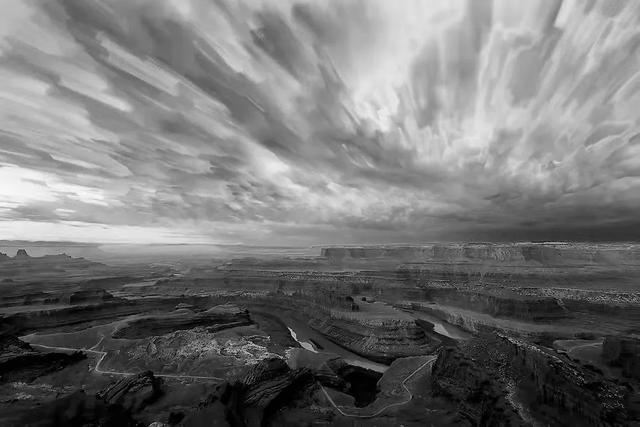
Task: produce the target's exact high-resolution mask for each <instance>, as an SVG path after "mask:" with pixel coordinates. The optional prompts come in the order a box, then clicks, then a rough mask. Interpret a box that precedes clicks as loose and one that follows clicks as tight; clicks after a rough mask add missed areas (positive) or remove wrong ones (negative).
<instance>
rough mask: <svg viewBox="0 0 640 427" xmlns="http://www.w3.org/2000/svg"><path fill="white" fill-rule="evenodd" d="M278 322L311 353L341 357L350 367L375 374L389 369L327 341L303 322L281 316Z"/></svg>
mask: <svg viewBox="0 0 640 427" xmlns="http://www.w3.org/2000/svg"><path fill="white" fill-rule="evenodd" d="M280 320H282V321H283V322H284V323H285V325H287V329H289V333H290V334H291V337H293V339H294V340H296V341H297V342H298V343H299V344H300V346H301V347H302V348H304V349H306V350H309V351H312V352H314V353H320V352H327V353H335V354H337V355H338V356H340V357H342V358H343V359H344V360H345V362H347V363H349V364H351V365H354V366H359V367H361V368H365V369H370V370H372V371H376V372H384V371H386V370H387V369H389V366H387V365H384V364H382V363H376V362H373V361H371V360H369V359H367V358H365V357H362V356H359V355H357V354H355V353H352V352H350V351H349V350H347V349H346V348H344V347H340V346H339V345H337V344H335V343H333V342H331V341H329V340H328V339H327V338H325V337H324V336H323V335H322V334H320V333H318V332H316V331H314V330H313V329H312V328H310V327H309V326H307V325H306V324H305V323H303V322H300V321H298V320H295V319H293V318H290V317H287V316H281V317H280ZM320 347H321V348H320Z"/></svg>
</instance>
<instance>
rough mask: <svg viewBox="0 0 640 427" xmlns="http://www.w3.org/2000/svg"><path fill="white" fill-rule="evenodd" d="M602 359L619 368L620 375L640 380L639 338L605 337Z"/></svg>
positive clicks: (630, 336) (632, 336) (633, 336)
mask: <svg viewBox="0 0 640 427" xmlns="http://www.w3.org/2000/svg"><path fill="white" fill-rule="evenodd" d="M602 357H603V359H604V360H605V362H606V363H607V364H609V365H611V366H619V367H621V368H622V375H624V376H626V377H629V378H635V379H639V380H640V336H638V335H627V336H608V337H605V339H604V343H603V345H602Z"/></svg>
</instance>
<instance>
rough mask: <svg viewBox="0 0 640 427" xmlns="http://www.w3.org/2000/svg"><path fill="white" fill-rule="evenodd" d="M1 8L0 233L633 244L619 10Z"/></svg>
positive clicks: (627, 27) (572, 6)
mask: <svg viewBox="0 0 640 427" xmlns="http://www.w3.org/2000/svg"><path fill="white" fill-rule="evenodd" d="M0 8H1V10H2V11H3V13H2V15H0V56H1V58H0V123H1V126H0V236H2V237H3V238H5V239H9V238H11V239H34V240H47V239H49V240H88V241H109V242H118V241H124V242H244V243H260V244H285V243H326V242H345V243H355V242H375V241H380V242H392V241H396V242H399V241H425V240H435V239H445V240H446V239H479V238H483V239H513V238H517V239H553V238H558V239H563V238H611V239H632V238H638V237H640V227H639V225H640V220H639V219H638V212H640V2H636V1H631V0H629V1H621V0H615V1H614V0H595V1H586V0H585V1H568V0H565V1H560V0H557V1H553V0H539V1H526V2H522V1H516V0H495V1H488V0H487V1H483V0H468V1H451V0H443V1H435V0H430V1H423V0H414V1H410V0H400V1H386V0H378V1H374V0H340V1H329V0H309V1H289V0H288V1H280V0H278V1H266V0H263V1H261V0H253V1H242V2H240V1H235V0H175V1H163V0H60V1H46V0H40V1H38V0H21V1H13V0H3V1H1V2H0Z"/></svg>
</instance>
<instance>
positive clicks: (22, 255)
mask: <svg viewBox="0 0 640 427" xmlns="http://www.w3.org/2000/svg"><path fill="white" fill-rule="evenodd" d="M14 258H16V259H24V258H31V257H30V256H29V254H28V253H27V251H26V250H24V249H18V252H16V256H15V257H14Z"/></svg>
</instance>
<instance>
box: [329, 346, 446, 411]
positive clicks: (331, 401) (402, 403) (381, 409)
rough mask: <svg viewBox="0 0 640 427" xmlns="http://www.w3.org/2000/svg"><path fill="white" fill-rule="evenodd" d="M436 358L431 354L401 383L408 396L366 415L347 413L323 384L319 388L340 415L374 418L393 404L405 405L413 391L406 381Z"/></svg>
mask: <svg viewBox="0 0 640 427" xmlns="http://www.w3.org/2000/svg"><path fill="white" fill-rule="evenodd" d="M437 358H438V356H431V358H430V359H429V360H427V361H426V362H424V363H423V364H422V365H420V366H419V367H418V369H416V370H415V371H413V372H412V373H410V374H409V375H408V376H407V377H406V378H405V379H404V380H403V381H402V383H401V385H402V388H404V390H405V391H406V392H407V393H408V395H409V396H408V398H407V399H406V400H404V401H402V402H396V403H390V404H388V405H386V406H383V407H382V408H380V409H378V410H377V411H376V412H374V413H373V414H367V415H362V414H349V413H346V412H344V411H343V410H342V409H341V408H340V407H339V406H338V405H336V402H334V401H333V399H332V398H331V396H329V393H328V392H327V390H326V389H325V388H324V386H322V385H321V386H320V388H321V389H322V392H323V393H324V395H325V396H326V398H327V400H328V401H329V403H331V405H333V407H334V408H336V409H337V411H338V412H340V414H341V415H344V416H345V417H352V418H374V417H377V416H378V415H380V414H382V413H383V412H384V411H386V410H387V409H389V408H393V407H394V406H402V405H406V404H407V403H409V402H411V400H412V399H413V393H411V390H409V388H407V381H409V380H410V379H411V377H413V376H414V375H415V374H417V373H418V372H419V371H420V370H421V369H423V368H424V367H425V366H427V365H432V364H433V362H435V361H436V359H437Z"/></svg>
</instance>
